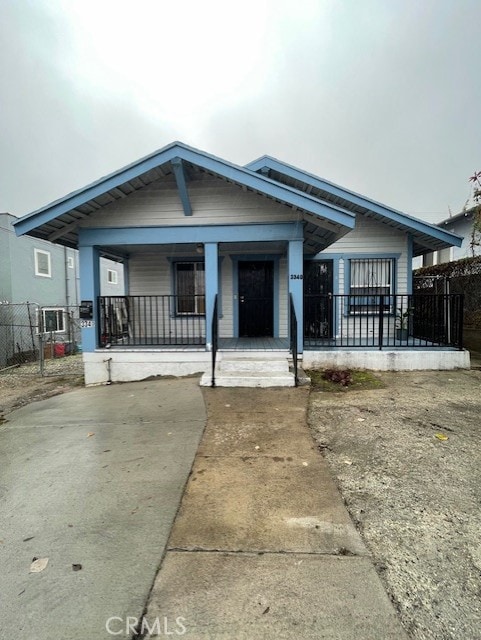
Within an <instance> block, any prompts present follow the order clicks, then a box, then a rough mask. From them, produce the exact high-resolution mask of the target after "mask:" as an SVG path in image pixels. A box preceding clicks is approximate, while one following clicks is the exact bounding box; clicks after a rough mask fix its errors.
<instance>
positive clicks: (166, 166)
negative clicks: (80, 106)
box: [14, 143, 355, 252]
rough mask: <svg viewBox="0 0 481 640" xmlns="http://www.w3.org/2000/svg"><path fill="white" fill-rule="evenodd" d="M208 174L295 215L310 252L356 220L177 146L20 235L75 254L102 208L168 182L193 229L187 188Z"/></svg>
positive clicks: (73, 197) (32, 220) (23, 225)
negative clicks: (84, 228)
mask: <svg viewBox="0 0 481 640" xmlns="http://www.w3.org/2000/svg"><path fill="white" fill-rule="evenodd" d="M179 162H180V165H179ZM179 166H180V167H181V169H182V172H180V170H179ZM205 173H207V174H209V175H212V176H215V177H216V178H219V179H222V180H224V181H226V182H229V183H231V184H235V185H237V186H239V187H240V188H242V189H243V190H244V191H251V192H254V193H257V194H259V195H261V196H263V197H265V198H268V199H270V200H272V201H274V202H278V203H280V204H282V205H284V206H288V207H290V208H291V209H293V210H294V211H295V212H297V214H298V217H299V220H302V221H305V222H306V232H305V237H306V247H307V250H308V251H312V252H314V251H320V250H321V249H323V248H325V247H326V246H329V245H330V244H331V243H332V242H334V241H335V240H337V239H338V238H340V237H342V236H343V235H345V234H346V233H348V232H349V231H350V230H351V229H353V228H354V225H355V214H354V213H352V212H350V211H347V210H345V209H344V208H343V207H341V206H339V205H337V204H334V203H329V202H320V201H319V199H317V198H315V197H313V196H312V195H310V194H309V193H307V191H306V190H304V191H299V190H297V189H295V188H293V187H292V186H291V185H287V184H280V183H279V182H278V181H277V182H276V181H275V180H272V179H270V178H269V177H266V176H263V175H260V174H258V173H256V172H255V171H251V170H249V169H246V168H244V167H240V166H237V165H234V164H232V163H228V162H226V161H224V160H221V159H220V158H216V157H215V156H211V155H209V154H206V153H204V152H202V151H198V150H196V149H192V148H191V147H187V146H186V145H184V144H182V143H173V144H172V145H168V146H167V147H164V149H161V150H160V151H157V152H155V153H154V154H152V155H150V156H147V157H146V158H143V159H141V160H139V161H138V162H136V163H134V164H132V165H129V166H127V167H124V168H123V169H121V170H119V171H117V172H115V173H113V174H110V175H108V176H106V177H104V178H101V179H100V180H98V181H97V182H94V183H92V184H91V185H89V186H87V187H85V188H83V189H81V190H79V191H76V192H74V193H71V194H69V195H67V196H65V197H64V198H62V199H60V200H57V201H55V202H53V203H51V204H49V205H47V206H46V207H43V208H42V209H39V210H37V211H34V212H33V213H31V214H29V215H27V216H24V217H23V218H21V219H20V220H18V221H16V222H15V223H14V226H15V229H16V233H17V235H22V234H28V235H31V236H34V237H37V238H41V239H43V240H49V241H51V242H55V243H58V244H62V245H65V246H68V247H73V248H76V247H77V246H78V228H79V224H80V223H83V225H84V226H85V221H88V219H89V218H91V217H92V216H95V215H96V214H97V212H99V211H100V210H102V209H103V208H104V207H108V206H109V205H111V204H112V203H115V202H117V201H119V200H122V199H124V198H126V197H128V196H129V195H130V194H132V193H134V192H135V191H138V190H140V189H143V188H144V187H146V186H148V185H149V184H151V183H152V182H154V181H156V180H161V179H163V178H166V177H169V176H174V177H175V179H176V182H177V186H178V190H179V196H180V198H181V200H182V204H183V206H184V211H185V214H186V215H189V216H190V215H193V218H192V223H193V224H195V222H194V221H195V211H194V212H192V211H191V210H190V201H189V197H188V185H189V181H191V180H195V179H196V177H199V176H200V174H205ZM179 181H180V184H179Z"/></svg>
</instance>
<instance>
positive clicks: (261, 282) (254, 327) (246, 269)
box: [239, 260, 274, 338]
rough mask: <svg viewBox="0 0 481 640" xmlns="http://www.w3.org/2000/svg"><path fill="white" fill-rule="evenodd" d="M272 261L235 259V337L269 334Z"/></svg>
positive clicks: (272, 290)
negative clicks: (237, 333) (236, 265)
mask: <svg viewBox="0 0 481 640" xmlns="http://www.w3.org/2000/svg"><path fill="white" fill-rule="evenodd" d="M273 329H274V263H273V262H272V260H255V261H239V337H241V338H242V337H249V338H256V337H266V336H270V337H272V336H273V335H274V333H273Z"/></svg>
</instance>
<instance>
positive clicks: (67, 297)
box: [63, 246, 70, 307]
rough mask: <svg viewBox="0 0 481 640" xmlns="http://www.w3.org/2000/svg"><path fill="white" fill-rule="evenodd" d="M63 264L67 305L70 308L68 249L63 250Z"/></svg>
mask: <svg viewBox="0 0 481 640" xmlns="http://www.w3.org/2000/svg"><path fill="white" fill-rule="evenodd" d="M63 264H64V269H65V304H66V306H67V307H70V296H69V286H68V255H67V247H65V246H64V248H63Z"/></svg>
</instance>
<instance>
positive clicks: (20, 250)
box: [0, 213, 124, 366]
mask: <svg viewBox="0 0 481 640" xmlns="http://www.w3.org/2000/svg"><path fill="white" fill-rule="evenodd" d="M16 220H17V218H16V217H15V216H13V215H12V214H10V213H0V305H1V306H0V366H4V365H5V364H7V363H9V362H10V359H11V357H12V356H13V355H14V353H15V352H17V350H19V351H20V352H22V353H23V352H25V351H31V350H32V340H33V342H34V347H33V348H35V343H36V336H37V335H38V332H39V331H43V332H45V333H47V332H48V333H49V334H50V333H53V334H55V337H56V338H57V339H62V338H64V337H65V334H67V333H68V319H69V318H71V317H72V316H73V317H78V304H79V259H78V251H77V250H76V249H75V248H72V247H67V246H64V245H61V244H54V243H52V242H49V241H48V239H41V238H35V237H31V236H22V237H17V235H16V234H15V230H14V223H15V221H16ZM100 282H101V287H102V291H103V293H104V294H105V295H123V293H124V287H123V265H122V264H119V263H116V262H113V261H112V260H108V259H106V258H102V259H101V262H100ZM114 283H115V284H114ZM27 303H29V304H28V305H27Z"/></svg>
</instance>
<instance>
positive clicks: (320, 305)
mask: <svg viewBox="0 0 481 640" xmlns="http://www.w3.org/2000/svg"><path fill="white" fill-rule="evenodd" d="M332 290H333V268H332V260H308V261H306V262H305V263H304V339H306V340H309V339H311V340H313V339H322V338H332V336H333V321H332V319H333V311H334V301H333V298H332V295H330V294H332Z"/></svg>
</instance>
